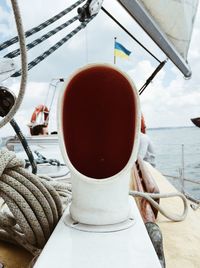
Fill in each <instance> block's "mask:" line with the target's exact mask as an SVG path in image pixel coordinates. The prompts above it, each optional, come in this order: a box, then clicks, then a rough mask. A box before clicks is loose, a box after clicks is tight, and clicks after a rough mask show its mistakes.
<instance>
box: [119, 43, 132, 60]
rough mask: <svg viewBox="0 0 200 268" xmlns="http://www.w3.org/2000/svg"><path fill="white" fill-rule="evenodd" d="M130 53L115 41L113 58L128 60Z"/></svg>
mask: <svg viewBox="0 0 200 268" xmlns="http://www.w3.org/2000/svg"><path fill="white" fill-rule="evenodd" d="M130 54H131V51H129V50H128V49H126V48H125V47H124V46H122V45H121V44H120V43H118V42H116V41H115V56H118V57H121V58H124V59H128V57H129V56H130Z"/></svg>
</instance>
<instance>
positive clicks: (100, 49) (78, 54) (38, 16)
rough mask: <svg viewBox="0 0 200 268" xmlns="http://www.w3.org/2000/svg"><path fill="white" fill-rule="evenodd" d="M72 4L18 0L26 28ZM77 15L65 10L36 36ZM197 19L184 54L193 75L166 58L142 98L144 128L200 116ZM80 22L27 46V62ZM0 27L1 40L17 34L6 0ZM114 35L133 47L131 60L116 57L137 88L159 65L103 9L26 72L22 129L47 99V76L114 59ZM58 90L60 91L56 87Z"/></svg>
mask: <svg viewBox="0 0 200 268" xmlns="http://www.w3.org/2000/svg"><path fill="white" fill-rule="evenodd" d="M74 2H75V1H72V0H70V1H67V2H66V1H65V0H59V1H57V2H56V4H55V1H53V0H43V1H40V0H34V3H33V4H32V5H30V1H22V0H19V7H20V9H21V14H22V18H23V24H24V28H25V29H26V30H27V29H30V28H32V27H34V26H36V25H38V24H40V23H41V22H43V21H45V20H47V19H48V18H50V17H52V16H54V15H55V14H57V13H59V12H60V11H62V10H63V9H65V8H66V7H67V6H69V5H70V4H72V3H74ZM5 3H7V6H5ZM104 7H105V8H106V9H107V10H108V11H109V12H110V13H112V15H114V17H116V18H117V19H118V20H120V22H121V23H122V24H123V25H124V26H125V27H126V28H127V29H128V30H129V31H130V32H131V33H132V34H133V35H134V36H136V38H137V39H139V40H140V41H141V42H142V43H143V44H144V45H145V46H147V47H148V49H150V50H151V51H152V52H153V53H155V54H156V56H157V57H159V58H160V59H161V60H163V59H165V56H164V55H163V53H162V52H161V51H160V49H159V48H158V47H157V46H156V45H155V44H154V43H153V42H152V41H151V40H150V38H148V37H147V36H146V34H145V33H144V32H143V31H142V30H141V29H140V27H139V26H138V25H137V24H136V23H135V22H134V21H133V20H132V19H131V18H130V16H127V13H126V12H125V10H124V9H122V8H121V7H120V5H119V3H118V2H117V1H112V3H111V1H110V0H105V1H104ZM75 14H76V11H75V12H74V13H73V14H72V15H71V14H68V15H67V16H65V17H64V18H62V19H61V20H59V21H58V22H57V23H54V24H53V25H52V26H50V27H49V28H48V29H45V30H42V31H41V32H39V33H38V34H36V35H35V36H36V37H39V36H41V35H42V34H44V33H46V32H47V31H48V30H50V29H53V28H54V27H56V26H57V25H59V24H61V23H63V22H64V21H66V20H68V19H69V18H71V16H74V15H75ZM196 18H197V19H196V23H195V27H194V31H193V38H192V41H191V46H190V50H189V54H188V61H189V63H190V66H191V67H192V71H193V77H192V79H191V80H188V81H186V80H185V79H184V78H183V75H182V74H181V73H180V72H179V71H178V70H177V68H176V67H174V66H173V65H172V63H170V62H168V63H167V64H166V66H165V67H164V69H162V70H161V71H160V72H159V74H158V75H157V76H156V77H155V79H154V81H153V82H152V83H151V84H150V85H149V86H148V88H147V89H146V90H145V92H144V93H143V94H142V96H141V97H140V99H141V106H142V110H143V112H144V114H145V118H146V121H147V125H148V127H160V126H180V125H192V124H191V123H190V118H191V117H197V116H200V108H199V103H200V93H199V90H200V76H199V70H200V60H199V59H200V47H199V40H200V14H199V10H198V14H197V17H196ZM78 24H79V23H75V24H74V25H72V26H71V28H70V29H68V30H67V29H64V30H63V31H61V32H59V33H58V34H57V35H55V36H54V37H52V38H50V39H49V40H46V41H45V42H44V43H43V44H41V45H39V46H37V47H35V48H34V49H32V50H30V51H29V52H28V59H29V62H30V61H31V60H32V59H34V58H35V57H37V56H38V55H40V54H42V53H43V52H44V51H45V50H47V49H48V48H49V47H50V46H52V45H53V44H55V43H56V42H58V41H59V40H60V39H61V38H63V37H64V36H65V35H66V34H68V33H69V32H70V30H72V29H73V28H74V27H76V26H77V25H78ZM0 29H1V30H0V33H1V37H0V42H3V41H5V40H6V39H7V38H9V37H12V36H13V35H15V34H16V27H15V23H14V18H13V14H12V12H11V6H10V1H6V2H4V4H3V5H1V6H0ZM115 36H116V37H117V40H118V41H119V42H121V43H122V44H123V45H125V47H127V48H128V49H129V50H131V51H132V54H131V55H132V56H131V60H130V61H125V60H120V59H117V66H118V67H119V68H120V69H122V70H124V71H126V72H127V73H128V74H129V75H130V77H131V78H132V79H133V81H134V83H135V84H136V87H137V88H138V89H139V88H140V87H141V86H142V85H143V83H144V82H145V81H146V79H147V78H148V77H149V75H150V74H151V73H152V72H153V71H154V70H155V68H156V67H157V65H158V64H157V63H156V62H155V60H153V59H151V58H150V56H149V55H148V54H147V53H146V52H145V51H144V50H143V49H142V48H140V47H139V46H138V45H137V44H136V43H135V42H134V41H133V40H132V39H131V38H130V37H129V36H128V35H127V34H126V33H124V32H123V31H122V30H121V29H120V28H119V26H117V25H116V24H115V23H114V22H113V21H112V20H111V19H110V18H109V17H107V16H106V15H105V13H104V12H103V11H101V12H100V14H98V16H97V17H96V18H95V19H94V20H93V21H92V22H91V23H90V24H89V25H88V27H87V29H84V30H83V31H81V32H79V33H78V34H77V35H76V36H74V37H73V38H72V39H70V40H69V41H68V42H67V43H65V44H64V45H63V46H62V47H61V48H59V49H58V50H57V51H56V52H54V53H53V54H52V55H51V56H49V57H48V58H47V59H45V60H44V61H43V62H41V63H40V64H39V65H38V66H36V67H35V68H34V69H32V70H30V71H29V76H28V83H27V92H26V96H25V99H24V101H23V104H22V106H21V109H20V111H19V112H18V114H17V115H16V120H18V121H19V122H20V123H21V125H22V128H23V130H24V131H25V132H26V133H28V130H27V127H26V124H27V122H28V121H29V119H30V116H31V113H32V111H33V110H34V108H35V106H36V105H38V104H40V103H41V102H43V103H44V102H45V96H46V95H47V92H48V86H49V83H50V82H51V79H52V78H56V77H65V78H67V77H68V76H69V75H70V74H71V73H73V72H74V71H75V70H76V69H77V68H79V67H81V66H83V65H85V64H87V63H93V62H108V63H113V47H114V37H115ZM36 37H34V36H33V37H29V38H28V39H27V42H30V41H32V40H34V38H36ZM14 47H16V46H12V47H10V48H9V49H8V50H6V53H7V52H8V51H10V50H12V49H13V48H14ZM0 55H1V56H3V52H1V54H0ZM16 63H17V64H18V66H20V61H19V57H18V58H17V59H16ZM5 85H7V86H8V87H10V88H11V89H12V90H14V92H15V93H16V94H17V92H18V87H19V79H10V80H7V81H6V83H5ZM57 93H59V89H58V92H57ZM56 98H57V96H56V97H55V100H54V105H53V109H54V110H53V111H54V112H52V117H53V122H54V123H52V124H51V128H52V130H55V128H56V109H57V107H56V106H57V104H56ZM23 123H24V124H23ZM7 128H8V127H6V131H4V129H5V128H3V129H1V133H0V135H1V136H2V135H3V134H2V133H4V134H5V133H8V132H9V131H8V130H7ZM9 129H10V127H9Z"/></svg>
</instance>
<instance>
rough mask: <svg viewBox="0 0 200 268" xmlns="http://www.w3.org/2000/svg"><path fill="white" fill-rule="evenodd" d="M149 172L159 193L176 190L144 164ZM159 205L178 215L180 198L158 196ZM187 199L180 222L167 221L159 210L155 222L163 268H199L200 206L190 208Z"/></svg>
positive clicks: (180, 205) (180, 204) (181, 207)
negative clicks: (184, 211)
mask: <svg viewBox="0 0 200 268" xmlns="http://www.w3.org/2000/svg"><path fill="white" fill-rule="evenodd" d="M146 165H147V167H148V169H149V171H150V172H151V174H152V175H153V177H154V179H155V180H156V183H157V184H158V187H159V189H160V192H161V193H169V192H176V191H177V190H176V189H175V188H174V187H173V186H172V185H171V184H170V183H169V182H168V181H167V179H166V178H165V177H164V176H162V174H161V173H160V172H159V171H157V170H156V169H154V168H153V167H151V166H150V165H149V164H148V163H146ZM160 204H161V206H162V207H163V208H164V209H165V210H167V211H171V212H172V213H177V214H181V213H182V211H183V205H182V201H181V199H180V198H177V197H175V198H169V199H161V200H160ZM190 204H192V202H191V201H188V206H189V210H188V215H187V217H186V219H185V220H184V221H182V222H171V221H169V220H167V219H166V218H165V217H164V216H162V215H161V214H160V213H159V214H158V218H157V224H158V225H159V226H160V228H161V231H162V234H163V240H164V252H165V258H166V267H167V268H174V267H176V268H183V267H184V268H185V267H188V268H199V267H200V250H199V249H200V209H197V210H196V211H194V210H193V209H192V208H191V207H190Z"/></svg>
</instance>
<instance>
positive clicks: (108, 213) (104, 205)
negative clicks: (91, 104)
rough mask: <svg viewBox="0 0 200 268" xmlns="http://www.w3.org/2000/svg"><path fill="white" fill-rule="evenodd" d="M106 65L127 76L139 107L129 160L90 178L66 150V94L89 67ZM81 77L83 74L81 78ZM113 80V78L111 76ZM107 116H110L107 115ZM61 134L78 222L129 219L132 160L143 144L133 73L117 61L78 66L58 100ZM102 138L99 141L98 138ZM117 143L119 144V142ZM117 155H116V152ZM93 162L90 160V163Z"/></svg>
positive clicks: (89, 222) (98, 223) (136, 113)
mask: <svg viewBox="0 0 200 268" xmlns="http://www.w3.org/2000/svg"><path fill="white" fill-rule="evenodd" d="M100 67H106V68H109V69H110V70H112V71H113V72H114V73H115V72H117V73H119V74H120V76H119V77H118V79H119V80H121V79H123V80H124V79H126V81H127V83H128V84H129V86H131V88H132V91H133V98H134V103H135V107H134V108H132V109H134V111H135V112H134V114H135V115H134V117H135V118H134V124H135V125H134V133H132V135H133V138H134V143H133V145H132V148H131V154H130V157H129V160H128V162H127V163H126V164H125V166H124V167H123V168H122V170H121V171H119V172H118V173H117V174H115V175H113V176H111V177H107V178H104V179H96V178H90V177H88V176H85V175H83V174H81V172H79V171H78V170H77V169H76V168H75V167H74V166H73V163H71V161H70V158H69V156H68V152H67V150H66V144H65V138H64V133H65V131H64V129H63V126H64V124H63V122H64V118H63V116H64V113H63V109H64V104H65V103H64V96H65V94H66V91H67V88H68V85H69V84H70V83H71V81H72V80H73V79H74V77H76V76H77V75H78V74H80V73H82V72H84V71H85V70H87V71H89V70H92V69H93V68H100ZM79 79H80V78H79ZM109 81H110V83H111V81H112V80H109ZM104 120H108V119H107V117H105V118H104ZM57 121H58V134H59V144H60V149H61V152H62V154H63V159H64V161H65V163H66V165H67V167H68V168H69V170H70V172H71V182H72V189H73V190H72V204H71V206H70V213H71V215H72V218H73V219H74V220H76V221H78V222H81V223H85V224H94V225H107V224H115V223H119V222H122V221H125V220H127V219H128V214H129V202H128V191H129V181H130V170H131V167H132V164H133V163H134V162H135V160H136V158H137V152H138V146H139V133H140V122H141V117H140V101H139V95H138V92H137V90H136V87H135V85H134V84H133V81H132V80H131V79H130V77H129V76H128V75H127V74H125V73H124V72H122V71H121V70H120V69H119V68H117V67H116V66H115V65H111V64H102V63H101V64H88V65H86V66H84V67H82V68H80V69H78V70H77V71H76V72H75V73H74V74H73V75H72V76H71V77H70V78H69V80H68V81H66V82H65V84H64V86H63V89H62V91H61V92H60V96H59V100H58V120H57ZM97 142H98V141H97ZM116 146H117V144H116ZM113 157H116V156H113ZM89 165H90V163H89Z"/></svg>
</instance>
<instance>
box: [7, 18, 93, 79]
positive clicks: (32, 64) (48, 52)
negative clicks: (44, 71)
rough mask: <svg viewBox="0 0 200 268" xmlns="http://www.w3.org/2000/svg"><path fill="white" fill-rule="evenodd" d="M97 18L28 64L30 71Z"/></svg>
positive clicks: (72, 32) (18, 74)
mask: <svg viewBox="0 0 200 268" xmlns="http://www.w3.org/2000/svg"><path fill="white" fill-rule="evenodd" d="M94 17H95V16H92V17H91V18H90V19H88V21H86V22H83V23H82V24H80V25H79V26H78V27H76V28H75V29H74V30H73V31H71V33H69V34H68V35H66V36H65V37H64V38H62V39H61V40H60V41H59V42H57V43H56V44H55V45H54V46H52V47H50V48H49V49H48V50H46V51H45V52H44V53H43V54H41V55H40V56H38V57H37V58H35V59H34V60H33V61H31V62H30V63H29V64H28V70H30V69H32V68H33V67H34V66H36V65H37V64H38V63H40V62H41V61H43V60H44V59H45V58H47V57H48V56H49V55H51V54H52V53H53V52H54V51H56V50H57V49H58V48H59V47H61V46H62V45H63V44H64V43H65V42H67V41H68V40H69V39H70V38H72V37H73V36H74V35H75V34H77V33H78V32H79V31H80V30H82V29H83V28H85V27H86V26H87V24H88V23H89V22H90V21H91V20H92V19H93V18H94ZM20 75H21V70H19V71H17V72H15V73H14V74H12V75H11V77H18V76H20Z"/></svg>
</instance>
